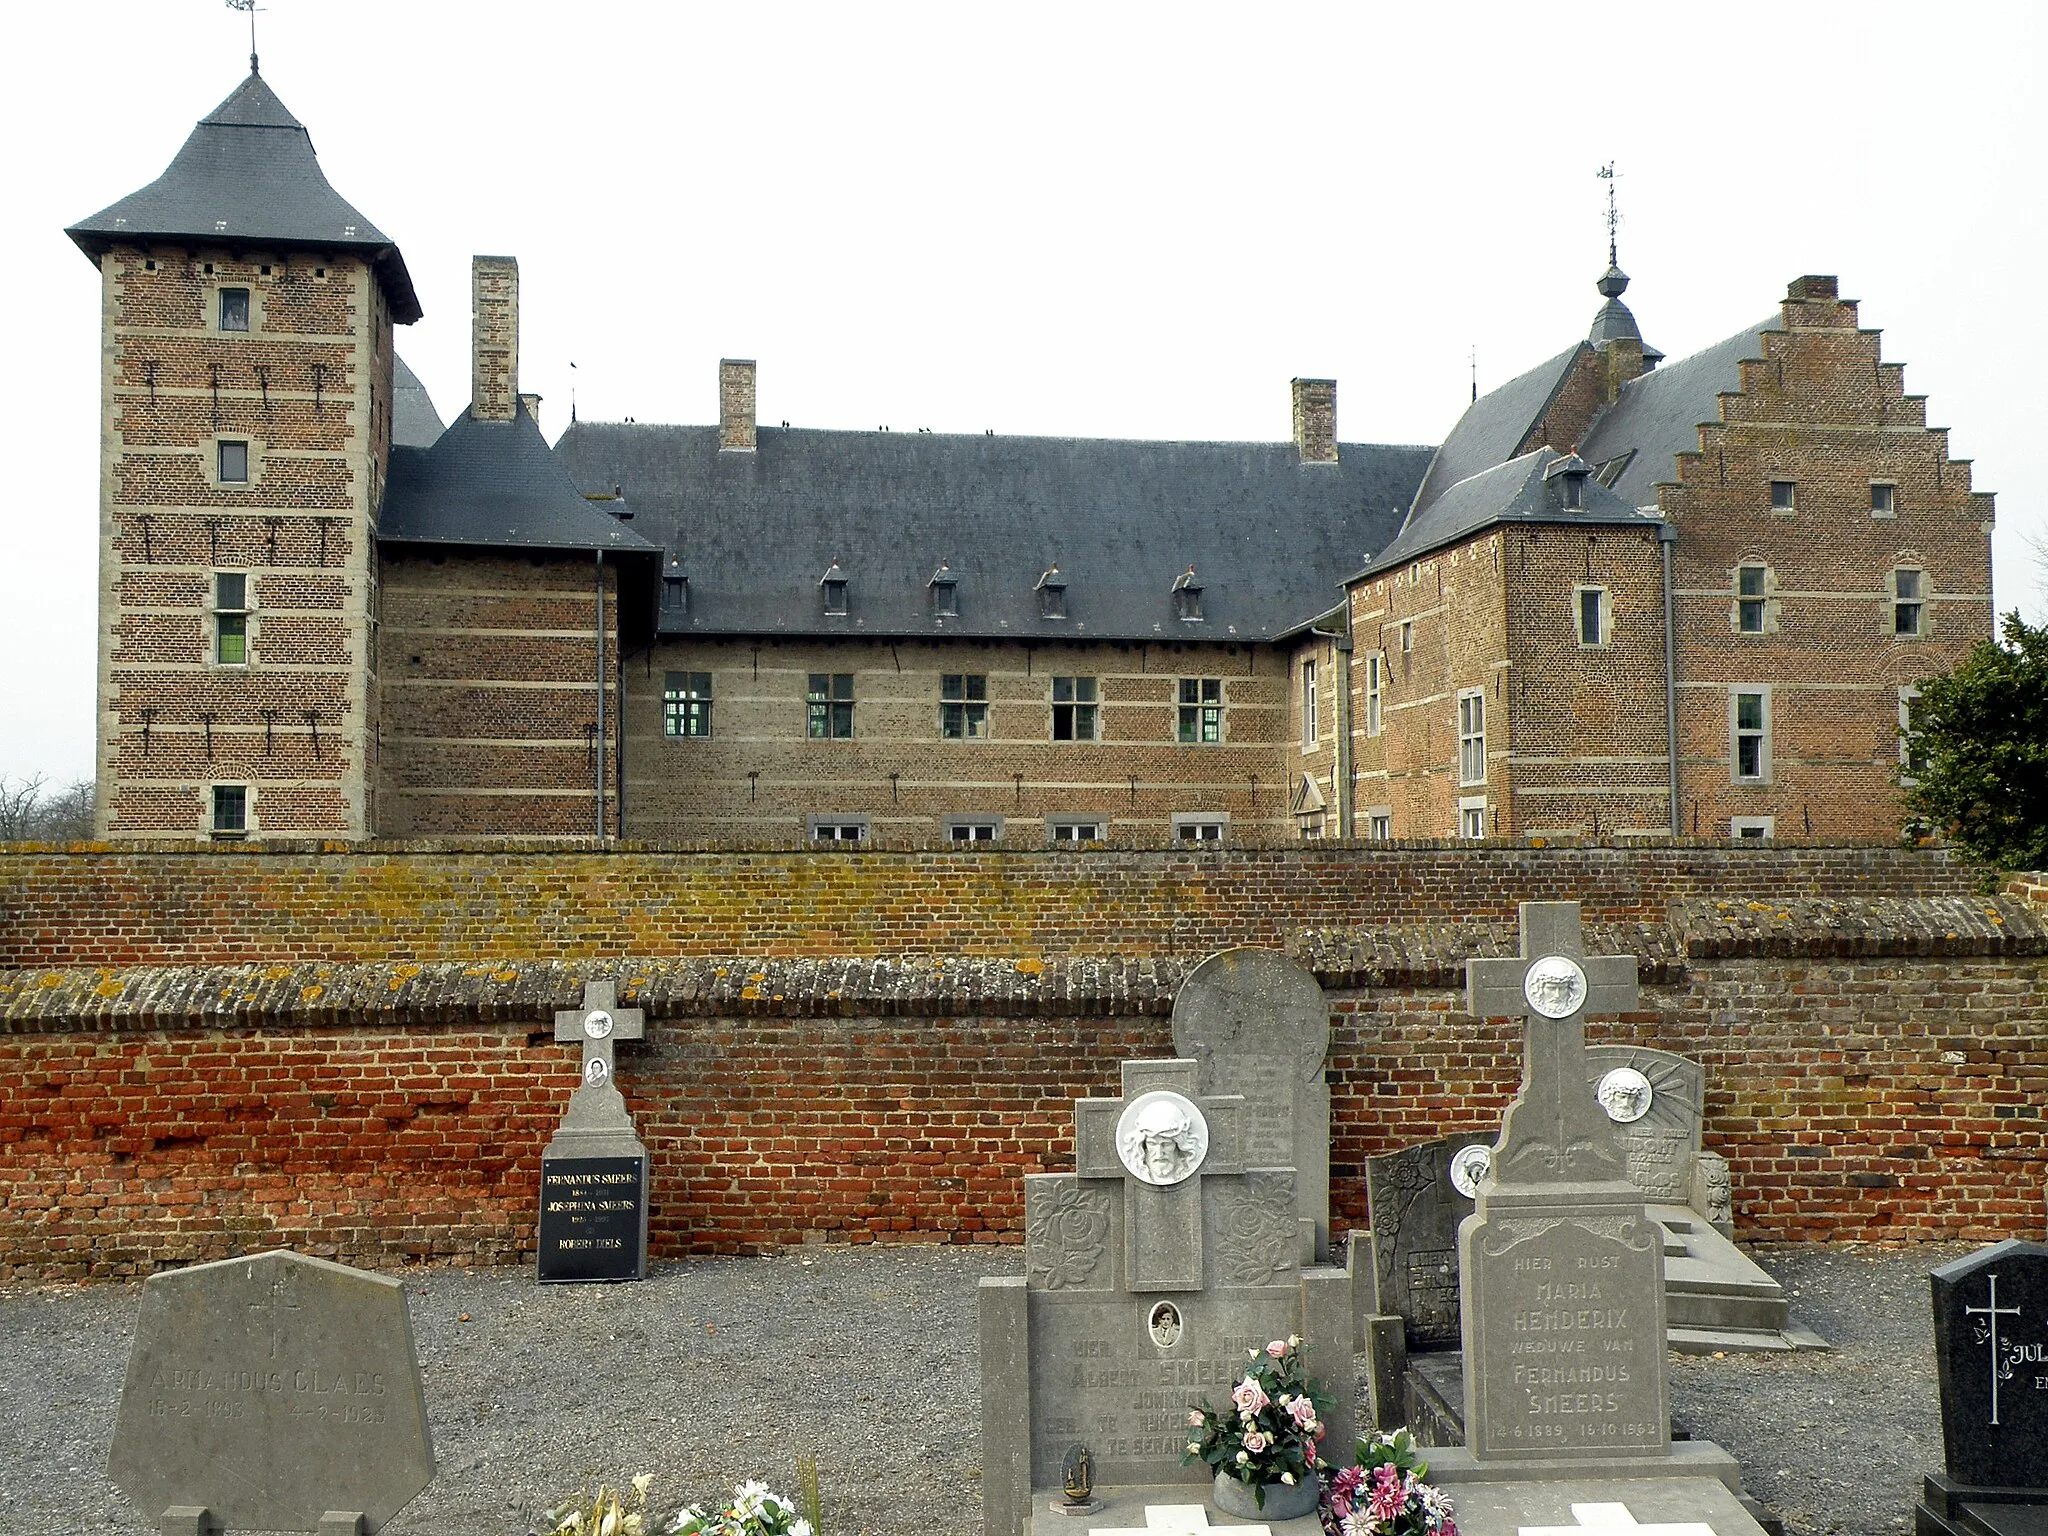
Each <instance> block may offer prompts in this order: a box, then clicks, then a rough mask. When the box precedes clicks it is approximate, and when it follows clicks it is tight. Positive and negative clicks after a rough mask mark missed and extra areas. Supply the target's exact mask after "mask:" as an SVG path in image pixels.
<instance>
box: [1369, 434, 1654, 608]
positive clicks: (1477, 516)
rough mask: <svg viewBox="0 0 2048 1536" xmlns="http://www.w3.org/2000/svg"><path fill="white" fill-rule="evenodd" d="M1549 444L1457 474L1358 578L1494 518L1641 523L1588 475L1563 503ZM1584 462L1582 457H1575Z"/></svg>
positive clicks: (1452, 540) (1453, 541)
mask: <svg viewBox="0 0 2048 1536" xmlns="http://www.w3.org/2000/svg"><path fill="white" fill-rule="evenodd" d="M1567 457H1568V456H1567V455H1563V454H1560V453H1558V451H1557V450H1556V449H1554V448H1538V449H1536V450H1535V451H1534V452H1532V453H1525V454H1523V455H1522V456H1521V457H1520V458H1518V459H1510V460H1508V462H1507V463H1505V464H1500V465H1496V466H1495V467H1494V468H1492V469H1489V470H1483V471H1481V472H1480V473H1479V474H1476V475H1472V476H1469V477H1467V478H1466V479H1463V480H1460V481H1459V482H1458V483H1457V484H1456V485H1453V486H1448V487H1446V488H1445V490H1444V492H1443V494H1442V495H1440V496H1438V497H1437V498H1436V499H1435V500H1434V501H1432V502H1430V504H1429V505H1428V506H1427V507H1425V508H1423V509H1422V510H1421V511H1419V512H1417V513H1414V514H1412V515H1411V516H1410V517H1409V519H1408V525H1407V526H1406V527H1405V528H1403V529H1402V530H1401V536H1400V537H1399V538H1397V539H1395V540H1394V542H1393V543H1392V544H1389V545H1388V546H1387V548H1386V551H1385V552H1384V553H1383V554H1381V556H1380V557H1379V558H1378V559H1377V560H1375V561H1373V562H1372V563H1371V564H1370V565H1368V566H1367V567H1366V568H1365V569H1364V570H1363V571H1361V572H1360V573H1359V576H1360V577H1361V578H1363V577H1370V576H1374V575H1377V574H1379V573H1381V572H1384V571H1390V570H1393V569H1395V568H1397V567H1399V566H1401V565H1404V564H1406V563H1407V562H1408V561H1410V560H1413V559H1415V558H1417V557H1418V556H1421V555H1425V554H1428V553H1429V552H1430V551H1431V550H1434V549H1443V548H1445V547H1446V546H1448V545H1451V544H1457V543H1460V542H1462V541H1463V540H1465V539H1468V538H1470V537H1471V536H1472V535H1473V534H1475V533H1477V532H1479V530H1480V529H1482V528H1488V527H1491V526H1492V525H1493V524H1495V523H1574V524H1578V523H1584V524H1588V525H1596V526H1597V525H1602V524H1606V525H1612V524H1616V523H1633V524H1638V525H1640V524H1642V523H1644V522H1647V521H1649V519H1647V518H1645V517H1644V515H1643V514H1642V513H1640V512H1638V511H1637V510H1636V509H1635V508H1634V507H1632V506H1630V505H1629V504H1628V502H1626V501H1624V500H1623V499H1622V498H1621V497H1619V496H1617V495H1615V494H1614V493H1613V492H1612V491H1610V490H1608V489H1607V488H1606V487H1604V486H1602V485H1599V484H1598V483H1596V482H1594V481H1592V480H1590V479H1589V480H1587V481H1586V482H1585V483H1584V485H1583V486H1582V488H1581V497H1582V503H1583V504H1582V505H1580V506H1577V507H1568V506H1566V505H1565V503H1564V499H1563V496H1562V494H1561V491H1560V487H1559V485H1558V481H1559V480H1560V479H1561V478H1562V477H1563V472H1562V471H1559V472H1556V473H1553V472H1552V471H1551V466H1552V465H1555V464H1558V463H1559V462H1560V461H1561V460H1565V459H1567ZM1579 463H1580V465H1581V467H1582V468H1583V464H1584V461H1583V460H1580V461H1579Z"/></svg>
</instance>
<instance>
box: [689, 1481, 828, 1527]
mask: <svg viewBox="0 0 2048 1536" xmlns="http://www.w3.org/2000/svg"><path fill="white" fill-rule="evenodd" d="M665 1536H813V1532H812V1530H811V1522H810V1521H808V1520H806V1519H805V1518H804V1517H803V1516H802V1515H800V1514H798V1513H797V1508H796V1506H795V1505H794V1504H792V1503H791V1502H790V1501H789V1500H788V1499H785V1498H783V1497H782V1496H781V1495H780V1494H778V1493H771V1492H769V1489H768V1485H767V1484H766V1483H763V1482H759V1481H750V1482H744V1483H741V1484H740V1485H739V1487H737V1488H735V1489H733V1491H732V1499H731V1501H730V1502H728V1503H727V1504H725V1505H723V1506H722V1507H720V1508H718V1509H710V1510H705V1509H698V1508H696V1507H695V1506H694V1505H686V1506H684V1507H683V1508H682V1509H680V1510H678V1511H677V1512H676V1518H675V1522H674V1523H673V1524H672V1525H670V1526H669V1527H668V1530H667V1532H666V1533H665Z"/></svg>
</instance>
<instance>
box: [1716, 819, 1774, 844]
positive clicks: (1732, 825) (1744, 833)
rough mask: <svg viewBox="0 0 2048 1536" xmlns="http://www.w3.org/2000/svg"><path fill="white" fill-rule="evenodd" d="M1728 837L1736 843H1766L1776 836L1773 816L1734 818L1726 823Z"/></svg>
mask: <svg viewBox="0 0 2048 1536" xmlns="http://www.w3.org/2000/svg"><path fill="white" fill-rule="evenodd" d="M1728 835H1729V836H1730V837H1732V838H1734V839H1735V841H1736V842H1738V843H1763V842H1768V841H1770V840H1771V839H1772V838H1774V837H1776V836H1777V835H1778V818H1777V817H1775V816H1735V817H1731V818H1730V819H1729V822H1728Z"/></svg>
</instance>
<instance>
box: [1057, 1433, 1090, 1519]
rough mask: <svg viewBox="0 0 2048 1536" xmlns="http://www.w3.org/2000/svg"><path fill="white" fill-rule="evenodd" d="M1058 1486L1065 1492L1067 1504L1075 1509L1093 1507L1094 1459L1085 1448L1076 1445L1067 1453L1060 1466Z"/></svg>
mask: <svg viewBox="0 0 2048 1536" xmlns="http://www.w3.org/2000/svg"><path fill="white" fill-rule="evenodd" d="M1060 1486H1061V1487H1062V1488H1064V1489H1065V1490H1066V1493H1067V1502H1068V1503H1069V1504H1071V1505H1074V1506H1076V1507H1077V1508H1085V1507H1092V1506H1093V1505H1094V1502H1095V1458H1094V1457H1093V1456H1091V1455H1089V1454H1088V1447H1087V1446H1085V1445H1077V1446H1075V1447H1074V1448H1073V1449H1072V1450H1070V1451H1068V1452H1067V1459H1066V1460H1065V1461H1064V1462H1062V1463H1061V1465H1060Z"/></svg>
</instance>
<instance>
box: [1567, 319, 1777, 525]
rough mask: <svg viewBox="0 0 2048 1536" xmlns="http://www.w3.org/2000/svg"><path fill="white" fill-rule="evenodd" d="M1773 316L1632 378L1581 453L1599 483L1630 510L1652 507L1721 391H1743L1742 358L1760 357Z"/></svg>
mask: <svg viewBox="0 0 2048 1536" xmlns="http://www.w3.org/2000/svg"><path fill="white" fill-rule="evenodd" d="M1780 329H1782V327H1781V326H1780V325H1779V324H1778V322H1777V321H1776V320H1775V319H1773V320H1769V321H1766V322H1764V323H1763V324H1761V325H1753V326H1751V327H1749V329H1747V330H1744V331H1738V332H1736V333H1735V334H1734V335H1733V336H1730V337H1729V338H1728V339H1727V340H1726V341H1718V342H1716V343H1714V345H1713V346H1711V347H1708V348H1707V349H1706V350H1705V351H1703V352H1695V353H1694V354H1693V355H1692V356H1691V357H1687V358H1681V359H1680V360H1679V361H1678V362H1675V363H1666V364H1665V365H1664V366H1663V367H1661V368H1659V369H1657V370H1656V372H1654V373H1646V374H1644V375H1643V376H1642V377H1641V378H1638V379H1630V380H1629V381H1628V382H1627V383H1626V384H1624V385H1622V387H1621V398H1620V399H1619V400H1617V401H1615V403H1614V404H1613V405H1611V406H1610V407H1608V409H1607V410H1606V411H1605V412H1603V413H1602V414H1601V416H1600V417H1599V419H1598V420H1596V421H1595V422H1594V423H1593V426H1592V429H1591V430H1590V431H1588V432H1587V433H1586V436H1585V438H1584V440H1583V441H1582V442H1581V443H1580V444H1579V454H1580V456H1581V457H1582V458H1584V459H1585V461H1586V462H1587V463H1588V464H1591V465H1592V466H1593V469H1594V473H1595V474H1596V475H1597V476H1598V478H1599V480H1600V482H1601V484H1603V485H1606V486H1608V487H1610V488H1611V489H1612V490H1613V491H1614V493H1615V494H1616V495H1617V496H1619V497H1621V498H1622V500H1624V501H1626V502H1627V503H1628V504H1629V505H1630V506H1632V507H1654V506H1655V505H1656V504H1657V487H1658V486H1659V485H1664V484H1670V483H1672V482H1674V481H1676V480H1677V479H1678V455H1679V454H1681V453H1697V452H1699V447H1700V434H1699V428H1700V426H1701V424H1702V423H1705V422H1714V421H1719V420H1720V419H1721V396H1722V395H1724V394H1740V393H1741V391H1742V362H1743V360H1744V359H1745V358H1755V357H1762V356H1763V355H1764V343H1763V333H1764V332H1765V331H1775V330H1780Z"/></svg>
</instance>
